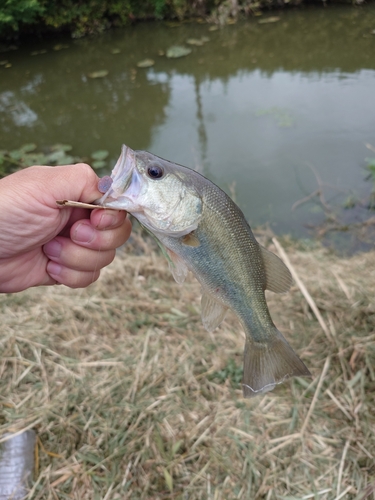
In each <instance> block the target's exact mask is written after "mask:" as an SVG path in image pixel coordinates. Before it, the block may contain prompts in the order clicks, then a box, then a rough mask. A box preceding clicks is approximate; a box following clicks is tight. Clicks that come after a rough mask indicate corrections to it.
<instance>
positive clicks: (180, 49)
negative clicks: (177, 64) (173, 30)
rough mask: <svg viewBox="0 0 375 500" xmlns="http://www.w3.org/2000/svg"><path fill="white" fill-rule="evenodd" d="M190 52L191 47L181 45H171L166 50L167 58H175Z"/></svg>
mask: <svg viewBox="0 0 375 500" xmlns="http://www.w3.org/2000/svg"><path fill="white" fill-rule="evenodd" d="M190 53H191V49H189V48H188V47H184V46H183V45H172V47H169V49H168V50H167V53H166V56H167V57H168V59H176V58H177V57H184V56H187V55H189V54H190Z"/></svg>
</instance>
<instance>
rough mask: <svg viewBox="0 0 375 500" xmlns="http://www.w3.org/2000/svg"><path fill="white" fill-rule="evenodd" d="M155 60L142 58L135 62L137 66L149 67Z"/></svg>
mask: <svg viewBox="0 0 375 500" xmlns="http://www.w3.org/2000/svg"><path fill="white" fill-rule="evenodd" d="M154 64H155V61H154V60H153V59H143V60H142V61H139V62H137V66H138V68H149V67H150V66H153V65H154Z"/></svg>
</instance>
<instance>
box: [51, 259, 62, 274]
mask: <svg viewBox="0 0 375 500" xmlns="http://www.w3.org/2000/svg"><path fill="white" fill-rule="evenodd" d="M61 269H62V266H60V264H58V263H57V262H53V261H52V260H51V261H50V262H48V264H47V273H48V274H49V275H50V276H51V278H54V277H55V276H59V274H60V273H61Z"/></svg>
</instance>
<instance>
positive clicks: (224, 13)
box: [0, 0, 363, 39]
mask: <svg viewBox="0 0 375 500" xmlns="http://www.w3.org/2000/svg"><path fill="white" fill-rule="evenodd" d="M333 1H336V3H348V4H354V5H355V4H361V3H363V0H333ZM302 2H303V0H142V1H138V0H105V1H102V0H81V1H78V2H77V1H76V0H4V1H3V2H2V5H1V8H0V38H3V39H4V38H12V37H16V36H18V35H20V34H23V33H29V34H30V33H38V34H41V33H44V32H48V31H49V32H54V31H55V32H56V31H68V32H71V34H72V36H73V37H79V36H83V35H86V34H92V33H98V32H101V31H103V30H105V29H108V28H110V27H111V26H126V25H128V24H130V23H132V22H134V21H138V20H145V19H155V20H160V19H169V20H171V19H178V20H180V21H181V20H183V19H187V18H192V17H195V18H197V17H198V18H202V19H206V20H210V21H211V22H216V23H219V24H220V23H221V24H223V23H226V22H228V20H229V21H230V19H236V18H237V17H239V16H249V15H252V14H255V13H256V12H257V11H258V10H259V9H262V8H270V7H278V8H279V7H282V6H284V5H289V6H290V5H299V4H301V3H302ZM317 3H320V4H324V5H325V4H326V1H325V0H317Z"/></svg>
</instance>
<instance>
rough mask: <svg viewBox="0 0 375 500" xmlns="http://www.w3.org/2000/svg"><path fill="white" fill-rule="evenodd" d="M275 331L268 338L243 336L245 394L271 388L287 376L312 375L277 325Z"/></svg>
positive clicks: (249, 396)
mask: <svg viewBox="0 0 375 500" xmlns="http://www.w3.org/2000/svg"><path fill="white" fill-rule="evenodd" d="M275 333H276V335H275V336H274V338H273V339H272V340H271V341H270V342H265V343H263V342H252V341H251V340H250V339H248V338H247V340H246V345H245V356H244V374H243V380H242V389H243V395H244V397H245V398H252V397H254V396H258V395H259V394H263V393H265V392H268V391H272V389H274V388H275V386H276V385H277V384H281V383H282V382H284V381H285V380H286V379H288V378H290V377H295V376H299V377H311V373H310V372H309V370H308V369H307V368H306V366H305V364H304V363H303V361H302V360H301V359H300V358H299V357H298V356H297V354H296V353H295V352H294V351H293V349H292V348H291V347H290V345H289V344H288V342H287V341H286V340H285V339H284V337H283V336H282V335H281V333H280V332H279V331H278V330H277V329H276V328H275Z"/></svg>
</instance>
